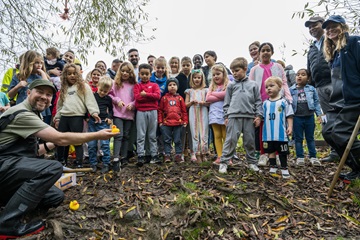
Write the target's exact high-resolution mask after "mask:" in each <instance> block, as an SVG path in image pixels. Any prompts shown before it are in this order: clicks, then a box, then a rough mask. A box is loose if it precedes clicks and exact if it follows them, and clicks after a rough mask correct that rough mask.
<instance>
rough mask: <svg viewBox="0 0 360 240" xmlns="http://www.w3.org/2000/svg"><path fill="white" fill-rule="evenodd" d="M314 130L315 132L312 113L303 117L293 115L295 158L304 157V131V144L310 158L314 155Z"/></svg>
mask: <svg viewBox="0 0 360 240" xmlns="http://www.w3.org/2000/svg"><path fill="white" fill-rule="evenodd" d="M314 132H315V119H314V115H311V116H305V117H297V116H294V125H293V134H294V138H295V150H296V157H297V158H303V157H304V149H303V140H304V133H305V139H306V144H307V147H308V150H309V155H310V157H311V158H312V157H316V149H315V140H314Z"/></svg>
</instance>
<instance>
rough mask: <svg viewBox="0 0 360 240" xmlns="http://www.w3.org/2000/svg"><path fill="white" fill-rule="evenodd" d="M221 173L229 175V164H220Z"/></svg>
mask: <svg viewBox="0 0 360 240" xmlns="http://www.w3.org/2000/svg"><path fill="white" fill-rule="evenodd" d="M219 173H223V174H224V173H227V164H225V163H220V166H219Z"/></svg>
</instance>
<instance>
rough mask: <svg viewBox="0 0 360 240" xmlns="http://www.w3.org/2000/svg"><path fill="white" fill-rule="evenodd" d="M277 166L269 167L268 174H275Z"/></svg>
mask: <svg viewBox="0 0 360 240" xmlns="http://www.w3.org/2000/svg"><path fill="white" fill-rule="evenodd" d="M277 170H278V168H276V167H271V168H270V174H275V173H276V172H277Z"/></svg>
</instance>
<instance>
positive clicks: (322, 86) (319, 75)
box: [305, 16, 339, 162]
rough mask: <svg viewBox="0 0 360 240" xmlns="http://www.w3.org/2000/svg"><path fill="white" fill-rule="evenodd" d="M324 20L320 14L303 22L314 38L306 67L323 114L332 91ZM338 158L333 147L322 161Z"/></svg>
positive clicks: (327, 106) (328, 108)
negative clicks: (325, 54)
mask: <svg viewBox="0 0 360 240" xmlns="http://www.w3.org/2000/svg"><path fill="white" fill-rule="evenodd" d="M324 21H325V20H324V19H323V18H322V17H320V16H314V17H311V18H310V19H309V20H308V21H306V22H305V27H307V28H309V33H310V35H311V36H313V37H314V38H315V40H314V42H313V44H311V46H310V48H309V51H308V55H307V69H308V70H309V71H310V73H311V79H312V82H311V84H312V85H314V86H315V88H316V91H317V93H318V95H319V100H320V105H321V109H322V111H323V114H324V115H325V114H326V112H327V111H329V110H330V109H331V106H330V105H329V101H330V96H331V93H332V85H331V72H330V67H329V64H328V62H326V60H325V58H324V55H323V43H324V33H325V31H324V29H322V24H323V22H324ZM337 160H339V155H338V154H337V153H336V152H335V150H334V149H331V153H330V155H329V156H328V157H326V158H324V159H322V161H323V162H333V161H337Z"/></svg>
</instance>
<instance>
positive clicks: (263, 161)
mask: <svg viewBox="0 0 360 240" xmlns="http://www.w3.org/2000/svg"><path fill="white" fill-rule="evenodd" d="M268 160H269V158H268V157H267V156H266V154H261V155H260V157H259V161H258V164H257V165H258V166H260V167H264V166H266V165H267V163H268Z"/></svg>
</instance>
